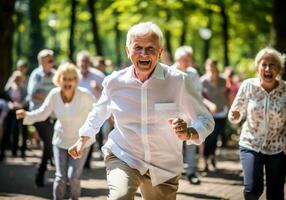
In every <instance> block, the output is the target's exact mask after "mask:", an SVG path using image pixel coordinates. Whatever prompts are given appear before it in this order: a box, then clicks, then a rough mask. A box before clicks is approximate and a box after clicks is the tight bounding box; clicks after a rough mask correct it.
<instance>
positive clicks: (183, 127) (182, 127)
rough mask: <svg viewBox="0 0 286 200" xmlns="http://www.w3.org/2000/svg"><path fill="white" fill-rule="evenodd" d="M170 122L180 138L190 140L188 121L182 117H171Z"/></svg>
mask: <svg viewBox="0 0 286 200" xmlns="http://www.w3.org/2000/svg"><path fill="white" fill-rule="evenodd" d="M169 123H170V124H171V125H172V128H173V130H174V131H175V133H176V134H177V136H178V138H179V139H180V140H183V141H185V140H189V139H190V134H189V133H188V129H187V123H186V122H185V121H184V120H183V119H180V118H170V119H169Z"/></svg>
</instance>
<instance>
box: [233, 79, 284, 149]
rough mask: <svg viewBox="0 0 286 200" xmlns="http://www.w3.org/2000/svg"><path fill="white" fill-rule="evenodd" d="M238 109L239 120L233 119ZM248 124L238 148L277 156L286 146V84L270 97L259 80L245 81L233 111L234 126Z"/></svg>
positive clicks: (282, 82) (234, 103) (281, 85)
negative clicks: (234, 111) (234, 112)
mask: <svg viewBox="0 0 286 200" xmlns="http://www.w3.org/2000/svg"><path fill="white" fill-rule="evenodd" d="M235 108H237V109H238V111H239V113H240V118H239V119H237V120H231V119H230V113H231V111H232V110H234V109H235ZM244 118H245V121H244V123H243V126H242V130H241V135H240V141H239V145H240V146H243V147H245V148H248V149H251V150H254V151H256V152H261V153H263V154H267V155H273V154H277V153H280V152H282V151H283V149H284V148H285V146H286V82H284V81H282V80H280V81H279V85H278V86H277V87H276V88H275V89H273V90H272V91H271V92H270V93H268V92H266V91H265V90H264V89H263V88H262V87H261V85H260V80H259V78H258V77H257V78H251V79H247V80H245V81H244V82H243V83H242V85H241V87H240V88H239V91H238V93H237V95H236V97H235V100H234V102H233V104H232V106H231V108H230V112H229V120H230V121H231V122H232V123H239V122H240V121H241V120H242V119H244Z"/></svg>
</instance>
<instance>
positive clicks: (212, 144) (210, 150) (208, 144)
mask: <svg viewBox="0 0 286 200" xmlns="http://www.w3.org/2000/svg"><path fill="white" fill-rule="evenodd" d="M214 120H215V127H214V130H213V132H212V133H211V134H210V135H209V136H208V137H207V138H206V140H205V143H204V157H205V158H208V157H209V156H211V155H213V156H214V155H215V151H216V148H217V138H218V135H219V134H222V135H224V132H225V123H226V118H214Z"/></svg>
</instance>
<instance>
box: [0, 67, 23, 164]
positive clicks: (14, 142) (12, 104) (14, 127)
mask: <svg viewBox="0 0 286 200" xmlns="http://www.w3.org/2000/svg"><path fill="white" fill-rule="evenodd" d="M5 93H6V95H7V97H8V100H7V103H8V104H7V105H8V108H9V111H8V114H7V116H6V118H5V120H4V127H3V129H4V135H3V140H2V141H1V159H4V158H5V150H6V149H7V148H8V147H9V146H10V147H11V151H12V156H13V157H16V156H17V155H18V148H19V144H18V143H19V133H20V132H22V127H21V123H19V121H18V120H17V119H16V110H17V109H19V108H24V107H25V105H27V101H26V95H27V90H26V89H25V87H24V76H23V74H22V73H21V72H20V71H18V70H16V71H14V72H13V74H12V75H11V76H10V78H9V80H8V82H7V84H6V87H5ZM26 139H27V132H25V133H24V134H23V138H22V141H23V144H22V149H21V150H22V151H21V153H22V157H24V154H25V149H26V144H25V143H26ZM23 148H24V149H23Z"/></svg>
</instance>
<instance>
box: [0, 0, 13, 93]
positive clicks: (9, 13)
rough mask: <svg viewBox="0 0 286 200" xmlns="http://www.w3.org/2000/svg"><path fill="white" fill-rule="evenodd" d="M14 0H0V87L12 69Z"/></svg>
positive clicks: (2, 86)
mask: <svg viewBox="0 0 286 200" xmlns="http://www.w3.org/2000/svg"><path fill="white" fill-rule="evenodd" d="M14 4H15V0H0V35H1V37H0V55H1V59H0V74H1V78H0V87H1V92H3V88H4V85H5V83H6V81H7V79H8V76H9V75H10V73H11V70H12V45H13V32H14V24H13V20H12V17H13V14H14Z"/></svg>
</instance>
